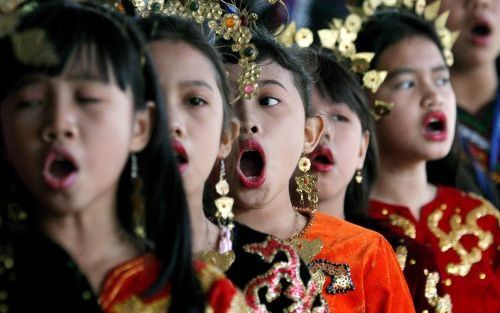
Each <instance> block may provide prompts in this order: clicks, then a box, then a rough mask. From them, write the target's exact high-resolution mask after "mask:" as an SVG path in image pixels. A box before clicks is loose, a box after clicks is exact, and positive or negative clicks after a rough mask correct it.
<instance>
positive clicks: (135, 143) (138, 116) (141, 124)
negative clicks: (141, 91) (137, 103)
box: [129, 101, 156, 152]
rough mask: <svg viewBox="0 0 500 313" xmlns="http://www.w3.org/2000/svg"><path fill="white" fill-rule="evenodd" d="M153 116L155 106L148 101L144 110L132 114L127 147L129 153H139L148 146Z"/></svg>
mask: <svg viewBox="0 0 500 313" xmlns="http://www.w3.org/2000/svg"><path fill="white" fill-rule="evenodd" d="M155 114H156V109H155V104H154V102H152V101H148V103H147V108H146V109H145V110H142V111H137V112H135V113H134V120H133V129H132V140H131V142H130V146H129V150H130V152H139V151H141V150H142V149H144V147H146V145H147V144H148V142H149V139H150V138H151V130H152V129H153V121H154V117H155Z"/></svg>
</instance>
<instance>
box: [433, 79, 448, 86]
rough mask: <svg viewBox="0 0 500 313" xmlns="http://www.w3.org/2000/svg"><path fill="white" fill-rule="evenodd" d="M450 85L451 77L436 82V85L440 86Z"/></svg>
mask: <svg viewBox="0 0 500 313" xmlns="http://www.w3.org/2000/svg"><path fill="white" fill-rule="evenodd" d="M449 83H450V78H449V77H440V78H438V79H437V80H436V85H438V86H446V85H448V84H449Z"/></svg>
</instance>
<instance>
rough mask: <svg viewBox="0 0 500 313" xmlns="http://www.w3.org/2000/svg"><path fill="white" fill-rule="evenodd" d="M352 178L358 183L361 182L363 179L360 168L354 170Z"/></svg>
mask: <svg viewBox="0 0 500 313" xmlns="http://www.w3.org/2000/svg"><path fill="white" fill-rule="evenodd" d="M354 180H355V181H356V183H358V184H361V182H362V181H363V172H362V171H361V170H360V169H359V170H356V175H355V176H354Z"/></svg>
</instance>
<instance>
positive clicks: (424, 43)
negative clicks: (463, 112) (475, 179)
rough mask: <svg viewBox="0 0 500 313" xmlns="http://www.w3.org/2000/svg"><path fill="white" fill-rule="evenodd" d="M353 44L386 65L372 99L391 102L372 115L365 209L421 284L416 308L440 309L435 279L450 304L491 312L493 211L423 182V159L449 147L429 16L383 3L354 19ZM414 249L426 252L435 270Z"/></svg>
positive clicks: (448, 98) (445, 95) (444, 303)
mask: <svg viewBox="0 0 500 313" xmlns="http://www.w3.org/2000/svg"><path fill="white" fill-rule="evenodd" d="M396 30H397V31H396ZM356 47H357V48H358V49H360V50H361V51H372V52H374V53H375V57H374V59H373V61H372V63H371V66H372V68H375V69H377V70H383V71H387V72H388V74H387V78H386V80H385V81H384V83H383V84H382V86H381V87H380V88H379V90H378V91H377V92H376V93H375V94H373V95H371V98H372V100H375V99H376V100H380V101H386V102H390V103H393V104H394V108H393V110H392V111H391V112H390V114H389V115H388V116H384V117H382V118H380V120H379V121H378V122H377V123H376V129H377V138H378V144H379V151H380V167H379V176H378V178H377V179H376V181H375V183H374V186H373V189H372V193H371V199H372V200H371V203H370V209H369V214H370V216H371V217H372V218H374V219H375V220H376V221H377V222H379V223H380V224H382V225H384V226H385V227H386V228H387V229H388V230H389V231H388V232H389V233H392V234H393V236H396V237H399V242H397V241H395V240H391V241H392V242H393V243H394V242H396V245H395V247H394V248H395V249H396V251H397V254H398V257H399V258H400V262H401V265H402V268H404V272H405V274H406V277H407V279H408V283H409V284H410V286H414V287H415V288H412V291H414V290H415V289H416V288H420V289H421V290H422V289H425V296H426V300H427V301H426V302H427V303H422V302H419V303H420V304H417V307H418V308H419V309H422V308H423V307H422V306H420V305H427V306H430V307H432V309H434V310H435V311H436V312H449V311H450V310H451V305H450V303H449V299H447V297H446V296H445V297H444V298H442V297H439V296H438V294H437V288H439V284H440V283H443V284H444V291H445V292H446V293H448V294H449V295H450V297H451V303H452V304H453V311H454V312H472V311H474V312H477V311H480V312H498V309H499V307H498V301H497V296H498V291H499V284H498V282H499V280H498V271H496V267H497V264H496V262H497V259H498V255H497V254H498V251H497V250H496V249H497V247H498V240H499V237H498V236H499V234H500V233H499V228H498V212H497V211H496V209H494V208H493V206H491V204H490V203H488V202H486V201H484V200H483V199H481V198H479V197H477V196H474V195H471V194H466V193H465V192H463V191H460V190H457V189H453V188H448V187H444V186H434V185H432V184H430V183H429V182H428V180H427V175H426V162H427V161H429V160H436V159H439V158H442V157H444V156H445V155H446V154H447V153H448V152H449V150H450V147H451V144H452V141H453V134H454V127H455V117H456V116H455V95H454V93H453V90H452V88H451V85H450V81H449V72H448V67H447V65H446V61H445V57H444V52H443V51H444V50H443V46H442V44H441V42H440V39H439V37H438V36H437V34H436V30H435V29H434V26H433V24H430V23H429V22H426V21H424V20H423V19H422V18H421V17H419V16H417V15H416V14H413V13H404V12H401V11H397V10H391V11H388V12H383V11H382V12H380V13H377V14H375V15H374V16H373V17H371V19H369V20H368V22H367V23H366V24H365V25H364V26H363V28H362V29H361V31H360V33H359V34H358V38H357V41H356ZM418 247H421V248H418ZM423 255H425V256H429V255H430V257H431V258H432V257H433V258H434V261H435V263H436V264H437V271H436V272H433V271H432V269H431V268H428V267H427V265H426V263H425V262H428V261H429V259H428V258H429V257H428V258H427V259H426V258H423V257H422V256H423ZM422 272H423V273H424V275H425V276H427V279H426V280H425V281H424V282H422V283H421V284H420V285H416V284H415V281H414V277H413V275H420V274H421V273H422ZM424 284H425V285H424ZM416 303H417V302H416Z"/></svg>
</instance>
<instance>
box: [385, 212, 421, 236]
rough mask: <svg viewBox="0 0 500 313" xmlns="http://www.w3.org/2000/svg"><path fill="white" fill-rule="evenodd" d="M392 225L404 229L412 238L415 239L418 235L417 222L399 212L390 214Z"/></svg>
mask: <svg viewBox="0 0 500 313" xmlns="http://www.w3.org/2000/svg"><path fill="white" fill-rule="evenodd" d="M389 219H390V221H391V225H393V226H396V227H399V228H401V229H402V230H403V232H404V234H405V235H406V236H408V237H410V238H413V239H415V238H416V237H417V229H416V228H415V224H413V223H412V222H411V221H410V220H409V219H407V218H406V217H403V216H401V215H398V214H391V215H389Z"/></svg>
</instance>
